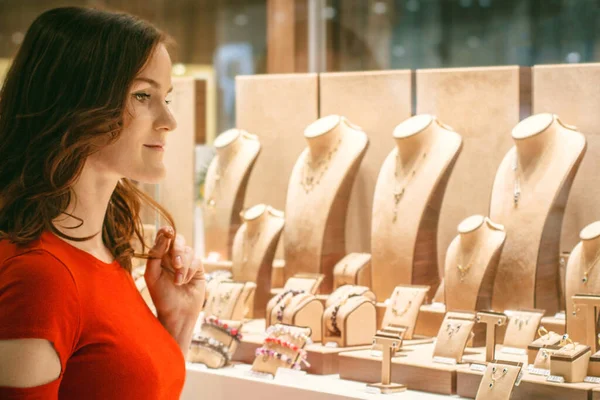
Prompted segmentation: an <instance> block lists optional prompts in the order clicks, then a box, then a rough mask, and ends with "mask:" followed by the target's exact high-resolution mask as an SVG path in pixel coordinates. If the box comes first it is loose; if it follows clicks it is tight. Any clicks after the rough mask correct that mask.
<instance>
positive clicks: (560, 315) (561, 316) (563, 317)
mask: <svg viewBox="0 0 600 400" xmlns="http://www.w3.org/2000/svg"><path fill="white" fill-rule="evenodd" d="M554 318H556V319H560V320H563V321H565V320H566V319H567V316H566V314H565V312H564V311H561V312H558V313H556V314H554Z"/></svg>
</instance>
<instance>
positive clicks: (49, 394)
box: [0, 232, 185, 400]
mask: <svg viewBox="0 0 600 400" xmlns="http://www.w3.org/2000/svg"><path fill="white" fill-rule="evenodd" d="M19 338H21V339H22V338H41V339H47V340H49V341H50V342H52V343H53V345H54V348H55V349H56V350H57V352H58V355H59V358H60V363H61V366H62V371H61V374H60V377H59V378H58V379H57V380H55V381H53V382H50V383H48V384H45V385H42V386H37V387H33V388H10V387H0V399H16V398H18V399H44V400H46V399H57V398H58V399H86V400H88V399H103V400H106V399H136V400H137V399H140V400H141V399H144V400H149V399H179V397H180V395H181V391H182V389H183V383H184V379H185V360H184V357H183V354H182V352H181V350H180V349H179V346H178V344H177V342H176V341H175V339H174V338H173V337H172V336H171V335H170V334H169V333H168V332H167V331H166V329H164V327H163V326H162V325H161V324H160V322H159V321H158V320H157V319H156V317H155V316H154V315H153V314H152V312H151V311H150V309H149V308H148V306H147V305H146V303H145V302H144V300H143V299H142V296H141V295H140V294H139V292H138V290H137V288H136V286H135V283H134V282H133V278H132V277H131V274H129V273H128V272H127V271H126V270H125V269H123V268H121V266H120V265H119V263H118V262H117V261H115V262H113V263H111V264H106V263H103V262H101V261H100V260H98V259H97V258H95V257H94V256H92V255H91V254H89V253H86V252H85V251H82V250H80V249H78V248H76V247H74V246H71V245H70V244H68V243H67V242H65V241H63V240H62V239H59V238H58V237H57V236H55V235H54V234H52V233H48V232H46V233H44V234H42V237H41V238H40V240H38V241H35V242H33V243H31V244H30V245H28V246H27V247H20V248H18V247H17V246H16V245H13V244H10V243H9V242H8V241H7V240H3V241H0V340H5V339H19Z"/></svg>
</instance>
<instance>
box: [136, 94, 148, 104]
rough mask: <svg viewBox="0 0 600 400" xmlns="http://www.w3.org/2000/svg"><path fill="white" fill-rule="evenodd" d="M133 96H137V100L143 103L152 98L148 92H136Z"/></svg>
mask: <svg viewBox="0 0 600 400" xmlns="http://www.w3.org/2000/svg"><path fill="white" fill-rule="evenodd" d="M133 97H135V98H136V100H138V101H140V102H142V103H143V102H144V101H146V100H147V99H149V98H150V95H149V94H148V93H134V94H133Z"/></svg>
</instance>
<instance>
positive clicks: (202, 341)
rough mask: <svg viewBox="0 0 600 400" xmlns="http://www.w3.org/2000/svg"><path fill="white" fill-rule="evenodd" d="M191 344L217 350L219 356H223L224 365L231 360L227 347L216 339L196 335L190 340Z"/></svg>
mask: <svg viewBox="0 0 600 400" xmlns="http://www.w3.org/2000/svg"><path fill="white" fill-rule="evenodd" d="M192 344H194V345H198V346H202V347H206V348H208V349H210V350H214V351H216V352H218V353H219V354H220V355H221V356H223V359H224V360H225V365H227V364H229V362H230V361H231V355H230V354H229V348H228V347H227V346H225V345H224V344H223V343H221V342H219V341H218V340H216V339H213V338H209V337H206V336H197V337H195V338H194V339H193V340H192Z"/></svg>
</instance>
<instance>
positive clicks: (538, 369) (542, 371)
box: [529, 368, 550, 376]
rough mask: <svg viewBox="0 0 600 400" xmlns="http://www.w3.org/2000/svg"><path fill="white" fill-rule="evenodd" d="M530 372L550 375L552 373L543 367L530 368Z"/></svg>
mask: <svg viewBox="0 0 600 400" xmlns="http://www.w3.org/2000/svg"><path fill="white" fill-rule="evenodd" d="M529 373H530V374H531V375H539V376H548V375H550V370H549V369H543V368H529Z"/></svg>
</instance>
